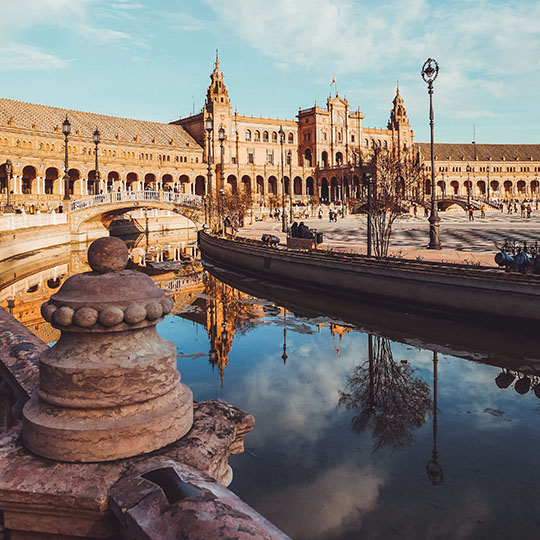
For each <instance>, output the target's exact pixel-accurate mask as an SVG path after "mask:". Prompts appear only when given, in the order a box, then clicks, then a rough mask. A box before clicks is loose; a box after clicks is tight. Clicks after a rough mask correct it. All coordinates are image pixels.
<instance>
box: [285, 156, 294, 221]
mask: <svg viewBox="0 0 540 540" xmlns="http://www.w3.org/2000/svg"><path fill="white" fill-rule="evenodd" d="M287 159H288V160H289V222H290V223H292V222H293V219H294V215H293V200H292V196H293V190H294V183H293V179H292V150H288V151H287Z"/></svg>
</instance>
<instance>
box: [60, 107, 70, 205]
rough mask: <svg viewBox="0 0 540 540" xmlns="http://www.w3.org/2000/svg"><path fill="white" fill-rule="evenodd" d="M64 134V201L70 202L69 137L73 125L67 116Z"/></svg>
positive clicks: (64, 123) (63, 127)
mask: <svg viewBox="0 0 540 540" xmlns="http://www.w3.org/2000/svg"><path fill="white" fill-rule="evenodd" d="M62 133H63V134H64V138H65V144H64V148H65V153H64V201H69V199H70V196H69V174H68V137H69V134H70V133H71V124H70V123H69V120H68V117H67V114H66V119H65V120H64V121H63V122H62Z"/></svg>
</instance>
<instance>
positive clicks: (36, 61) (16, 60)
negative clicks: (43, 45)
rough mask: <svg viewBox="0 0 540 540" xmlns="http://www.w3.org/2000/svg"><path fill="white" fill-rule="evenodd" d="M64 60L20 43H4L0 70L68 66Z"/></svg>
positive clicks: (68, 61) (67, 62)
mask: <svg viewBox="0 0 540 540" xmlns="http://www.w3.org/2000/svg"><path fill="white" fill-rule="evenodd" d="M69 63H70V60H66V59H63V58H60V57H58V56H55V55H53V54H49V53H46V52H43V51H41V50H40V49H38V48H36V47H30V46H29V45H22V44H20V43H13V42H12V43H5V44H3V45H2V55H1V56H0V71H15V70H34V69H39V70H46V69H62V68H66V67H68V66H69Z"/></svg>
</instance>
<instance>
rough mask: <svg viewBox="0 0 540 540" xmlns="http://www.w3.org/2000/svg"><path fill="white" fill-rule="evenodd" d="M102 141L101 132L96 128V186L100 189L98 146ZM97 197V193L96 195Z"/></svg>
mask: <svg viewBox="0 0 540 540" xmlns="http://www.w3.org/2000/svg"><path fill="white" fill-rule="evenodd" d="M100 141H101V136H100V133H99V130H98V128H96V131H94V144H95V145H96V165H95V169H96V170H95V173H96V175H95V182H96V185H97V187H98V189H99V185H100V181H99V163H98V146H99V143H100ZM94 195H95V193H94Z"/></svg>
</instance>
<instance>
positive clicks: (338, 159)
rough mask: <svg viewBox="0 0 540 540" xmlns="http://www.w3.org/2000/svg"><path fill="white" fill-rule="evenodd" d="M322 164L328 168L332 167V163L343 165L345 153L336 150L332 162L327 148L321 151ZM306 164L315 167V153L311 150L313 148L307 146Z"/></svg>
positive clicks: (305, 152) (324, 167)
mask: <svg viewBox="0 0 540 540" xmlns="http://www.w3.org/2000/svg"><path fill="white" fill-rule="evenodd" d="M318 163H320V166H321V167H322V168H323V169H326V168H328V167H331V166H332V165H337V166H338V167H341V166H342V165H343V163H344V161H343V153H342V152H336V153H335V155H334V162H333V163H331V162H330V158H329V154H328V152H327V151H326V150H323V151H322V152H321V157H320V161H319V162H318ZM304 165H305V166H307V167H313V153H312V151H311V148H306V150H305V151H304Z"/></svg>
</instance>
